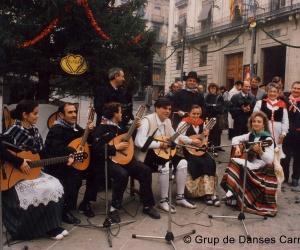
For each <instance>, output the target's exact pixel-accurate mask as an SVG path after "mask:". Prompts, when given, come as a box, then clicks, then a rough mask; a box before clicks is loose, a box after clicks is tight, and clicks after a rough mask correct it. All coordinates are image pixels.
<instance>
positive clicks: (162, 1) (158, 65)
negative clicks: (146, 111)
mask: <svg viewBox="0 0 300 250" xmlns="http://www.w3.org/2000/svg"><path fill="white" fill-rule="evenodd" d="M128 1H129V0H116V1H115V6H118V5H121V4H125V3H127V2H128ZM169 2H170V1H169V0H148V1H147V5H146V7H145V8H141V9H140V10H139V11H138V13H137V14H139V15H140V16H141V17H142V18H143V19H145V21H146V30H149V29H151V30H153V31H155V32H156V33H157V42H156V43H155V44H154V49H155V51H156V53H155V55H154V58H153V61H152V62H149V63H148V66H147V67H146V68H145V71H150V72H152V82H149V83H142V81H141V84H140V88H139V91H140V92H143V91H144V89H145V88H146V87H147V85H153V90H154V97H153V98H154V99H156V98H158V93H159V92H160V91H162V90H164V88H165V72H166V49H167V38H168V21H169Z"/></svg>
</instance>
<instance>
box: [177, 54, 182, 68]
mask: <svg viewBox="0 0 300 250" xmlns="http://www.w3.org/2000/svg"><path fill="white" fill-rule="evenodd" d="M181 59H182V52H177V62H176V70H179V69H181Z"/></svg>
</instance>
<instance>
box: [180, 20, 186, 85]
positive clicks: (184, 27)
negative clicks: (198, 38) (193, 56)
mask: <svg viewBox="0 0 300 250" xmlns="http://www.w3.org/2000/svg"><path fill="white" fill-rule="evenodd" d="M178 27H179V28H180V29H181V36H180V42H181V43H182V51H181V65H180V80H181V81H183V65H184V50H185V35H186V17H184V20H183V22H182V23H181V24H180V26H178Z"/></svg>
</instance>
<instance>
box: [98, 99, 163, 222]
mask: <svg viewBox="0 0 300 250" xmlns="http://www.w3.org/2000/svg"><path fill="white" fill-rule="evenodd" d="M121 121H122V109H121V104H120V103H117V102H110V103H107V104H105V105H104V108H103V117H102V121H101V124H100V125H99V126H97V128H96V129H95V132H94V142H93V150H94V158H95V162H99V163H104V161H105V144H108V145H107V156H108V158H109V159H107V164H108V171H110V176H111V178H112V180H113V189H112V200H111V207H110V212H109V218H110V219H111V221H112V223H119V222H121V220H120V216H119V213H118V210H119V209H120V208H121V206H122V199H123V194H124V192H125V190H126V187H127V183H128V177H129V176H132V177H133V178H134V179H136V180H138V181H139V183H140V196H141V200H142V203H143V206H144V208H143V213H144V214H147V215H149V216H150V217H151V218H153V219H159V218H160V214H159V213H158V212H157V211H156V210H155V209H154V207H153V206H154V205H155V203H154V198H153V192H152V187H151V184H152V176H151V169H150V168H149V167H147V166H146V165H144V164H143V163H141V162H138V161H137V160H135V159H134V158H132V159H131V160H130V161H129V163H127V164H124V165H120V164H118V163H116V162H115V161H113V160H112V159H111V158H112V156H115V155H116V154H117V152H118V153H122V152H123V153H124V152H125V151H126V149H127V148H128V147H129V142H128V141H123V140H118V139H117V138H118V135H121V134H123V133H124V131H122V129H121V128H120V127H119V126H118V124H119V123H120V122H121ZM139 126H140V121H138V122H137V127H139ZM111 141H112V143H111Z"/></svg>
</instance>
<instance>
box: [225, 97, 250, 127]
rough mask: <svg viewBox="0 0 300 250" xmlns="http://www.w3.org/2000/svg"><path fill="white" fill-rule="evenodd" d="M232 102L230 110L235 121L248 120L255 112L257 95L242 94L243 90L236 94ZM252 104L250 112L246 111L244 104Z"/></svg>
mask: <svg viewBox="0 0 300 250" xmlns="http://www.w3.org/2000/svg"><path fill="white" fill-rule="evenodd" d="M230 102H231V104H230V106H229V112H230V114H231V116H232V118H233V120H235V121H241V122H246V123H247V120H248V118H249V117H250V116H251V114H252V113H253V109H254V106H255V103H256V99H255V96H254V95H252V94H250V93H249V94H248V96H247V98H245V97H244V96H243V95H242V92H239V93H237V94H236V95H234V96H233V97H232V98H231V100H230ZM247 105H250V112H246V113H245V112H244V111H243V109H242V106H247Z"/></svg>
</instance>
